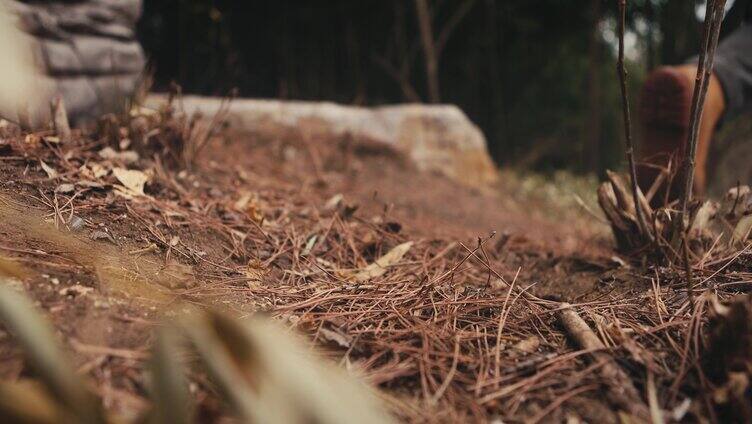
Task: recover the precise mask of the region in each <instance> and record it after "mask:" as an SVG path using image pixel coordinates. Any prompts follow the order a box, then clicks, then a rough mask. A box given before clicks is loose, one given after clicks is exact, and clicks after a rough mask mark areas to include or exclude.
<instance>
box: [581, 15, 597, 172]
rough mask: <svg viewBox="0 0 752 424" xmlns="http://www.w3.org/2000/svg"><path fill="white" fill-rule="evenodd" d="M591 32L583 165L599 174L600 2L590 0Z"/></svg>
mask: <svg viewBox="0 0 752 424" xmlns="http://www.w3.org/2000/svg"><path fill="white" fill-rule="evenodd" d="M590 3H591V7H590V11H591V25H592V27H591V29H592V30H591V31H590V43H589V47H588V56H589V70H588V74H589V75H588V76H589V78H588V107H589V109H590V113H588V114H587V116H586V117H585V122H584V123H585V133H586V140H587V142H586V143H587V144H586V145H585V149H584V151H583V163H584V164H585V167H586V168H587V170H588V171H592V172H596V173H600V172H601V164H600V154H601V149H600V147H601V146H600V144H601V81H600V62H601V44H600V42H599V41H600V40H599V38H600V31H599V29H598V24H599V22H600V19H601V1H600V0H591V2H590Z"/></svg>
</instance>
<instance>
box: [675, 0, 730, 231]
mask: <svg viewBox="0 0 752 424" xmlns="http://www.w3.org/2000/svg"><path fill="white" fill-rule="evenodd" d="M725 5H726V0H708V2H707V6H706V8H705V29H704V35H703V43H702V47H703V48H702V50H701V51H700V57H699V59H698V61H697V76H696V77H695V87H694V91H693V93H692V106H691V109H690V118H689V119H690V120H689V136H688V138H687V147H688V148H687V149H686V150H685V155H684V161H683V171H684V184H682V193H681V217H680V218H681V219H679V220H678V223H677V227H676V229H677V230H678V229H680V228H681V227H682V226H683V225H684V218H685V216H686V214H687V205H688V203H689V201H690V200H691V198H692V185H693V183H694V174H695V154H696V152H697V137H698V135H699V130H700V118H702V111H703V109H704V108H705V96H706V94H707V92H708V81H710V74H711V71H712V69H713V57H714V56H715V48H716V46H717V45H718V36H719V34H720V32H721V22H722V21H723V12H724V10H725Z"/></svg>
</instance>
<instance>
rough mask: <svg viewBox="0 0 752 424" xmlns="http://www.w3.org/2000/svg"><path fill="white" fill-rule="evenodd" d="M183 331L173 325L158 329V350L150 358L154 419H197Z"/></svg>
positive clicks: (173, 423)
mask: <svg viewBox="0 0 752 424" xmlns="http://www.w3.org/2000/svg"><path fill="white" fill-rule="evenodd" d="M181 354H182V351H181V348H180V334H178V332H177V329H176V328H175V327H172V326H168V327H162V328H160V329H159V330H157V334H156V339H155V342H154V351H153V355H152V358H151V360H150V361H149V369H150V372H151V400H152V403H153V405H154V409H153V410H152V412H151V420H150V422H152V423H170V424H188V423H192V422H193V410H194V409H193V404H192V402H191V398H190V396H189V393H188V381H187V379H186V378H185V375H184V373H183V369H184V368H183V366H182V364H181V361H180V358H181V356H182V355H181Z"/></svg>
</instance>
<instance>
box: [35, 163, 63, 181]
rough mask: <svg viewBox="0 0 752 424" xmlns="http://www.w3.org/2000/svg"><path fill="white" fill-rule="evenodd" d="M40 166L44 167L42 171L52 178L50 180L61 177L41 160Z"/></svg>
mask: <svg viewBox="0 0 752 424" xmlns="http://www.w3.org/2000/svg"><path fill="white" fill-rule="evenodd" d="M39 164H40V165H41V166H42V169H43V170H44V172H45V173H47V176H48V177H50V178H57V177H59V176H60V174H58V172H57V171H55V170H54V169H53V168H52V167H51V166H49V165H47V164H46V163H44V161H43V160H41V159H40V160H39Z"/></svg>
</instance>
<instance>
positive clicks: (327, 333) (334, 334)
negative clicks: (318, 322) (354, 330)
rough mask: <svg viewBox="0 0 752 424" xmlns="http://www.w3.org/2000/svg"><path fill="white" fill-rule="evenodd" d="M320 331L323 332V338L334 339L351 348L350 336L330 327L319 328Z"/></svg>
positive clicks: (342, 345) (340, 344)
mask: <svg viewBox="0 0 752 424" xmlns="http://www.w3.org/2000/svg"><path fill="white" fill-rule="evenodd" d="M319 332H320V333H321V336H322V337H323V338H325V339H326V340H329V341H332V342H334V343H337V344H338V345H339V346H340V347H344V348H349V347H350V343H352V340H351V337H350V336H347V335H345V334H342V333H340V332H339V331H335V330H330V329H328V328H325V327H322V328H321V329H319Z"/></svg>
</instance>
